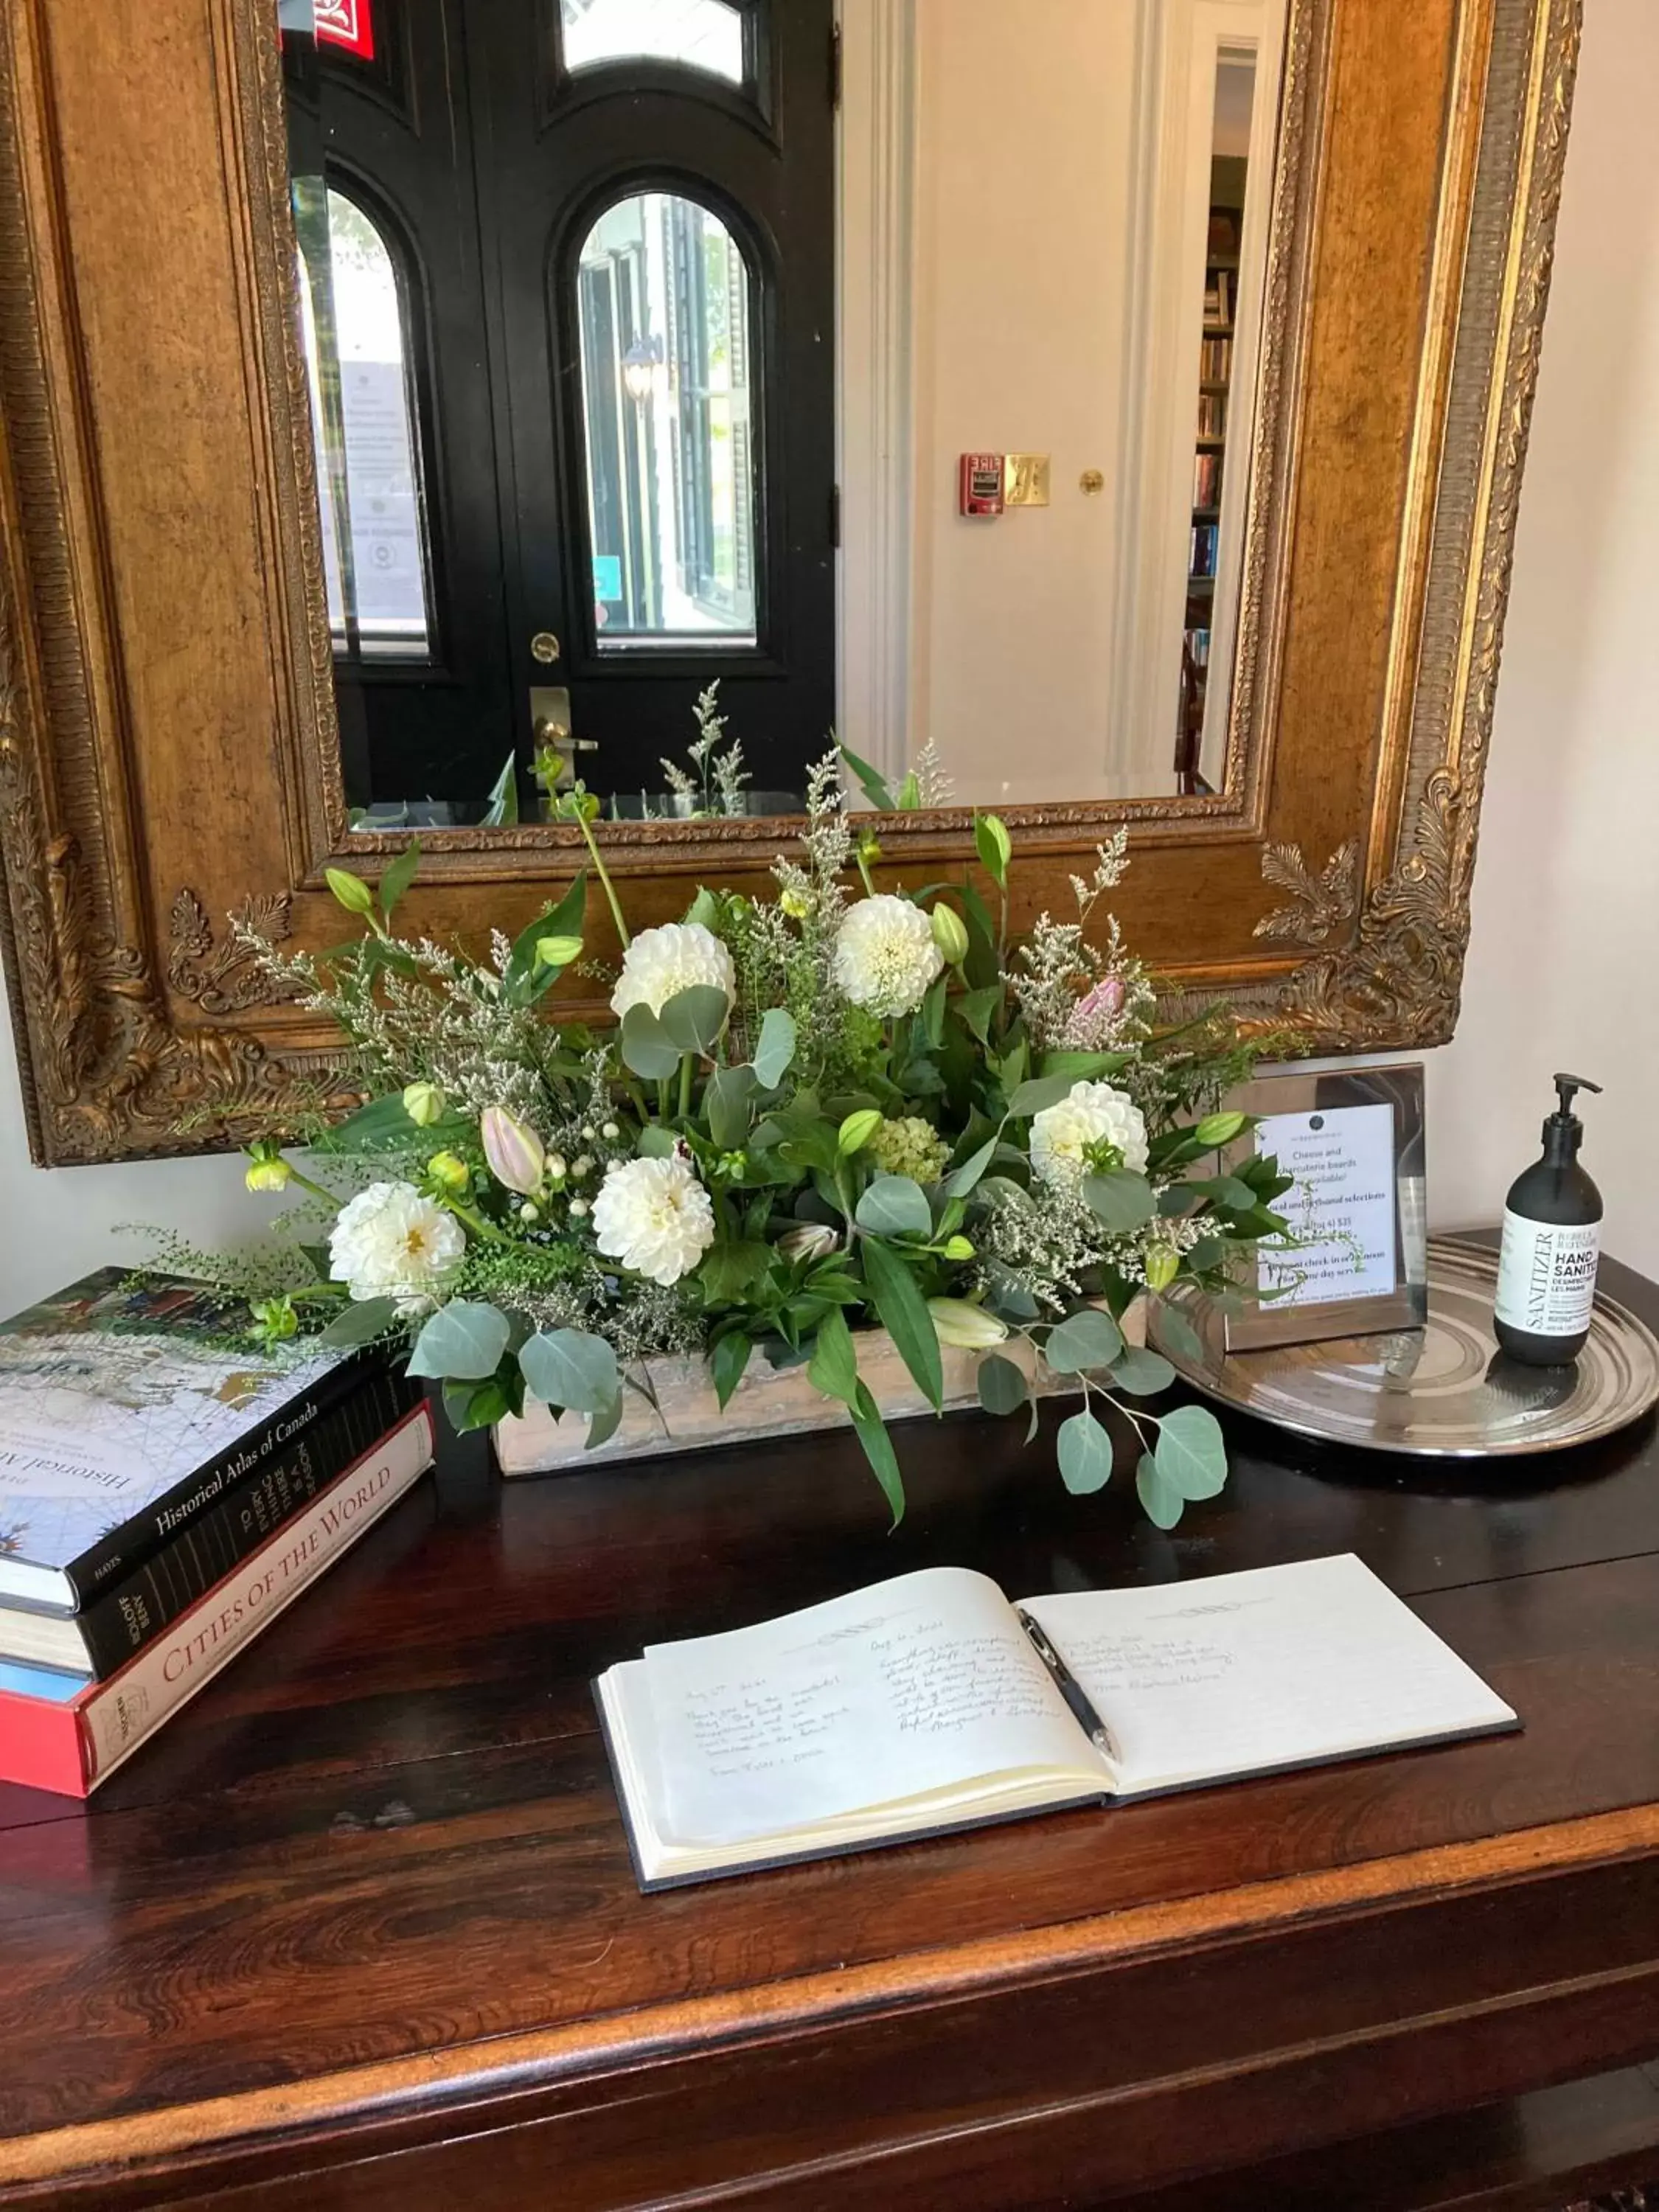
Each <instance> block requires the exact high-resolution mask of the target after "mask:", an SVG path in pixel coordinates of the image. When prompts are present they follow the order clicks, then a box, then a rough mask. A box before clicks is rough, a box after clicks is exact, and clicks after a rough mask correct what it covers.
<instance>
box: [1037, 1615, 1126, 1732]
mask: <svg viewBox="0 0 1659 2212" xmlns="http://www.w3.org/2000/svg"><path fill="white" fill-rule="evenodd" d="M1014 1617H1015V1618H1016V1620H1018V1622H1019V1625H1020V1626H1021V1627H1022V1628H1023V1629H1024V1631H1025V1633H1026V1634H1027V1635H1028V1636H1029V1637H1030V1639H1031V1644H1032V1648H1033V1649H1034V1650H1035V1651H1036V1656H1037V1657H1038V1658H1039V1659H1041V1660H1042V1663H1043V1665H1044V1666H1045V1667H1046V1668H1048V1672H1049V1674H1051V1675H1052V1676H1053V1678H1054V1687H1055V1688H1056V1689H1057V1690H1058V1691H1059V1692H1060V1696H1061V1697H1062V1698H1064V1699H1065V1700H1066V1704H1067V1705H1069V1706H1070V1707H1071V1709H1072V1711H1073V1715H1074V1717H1076V1719H1077V1720H1078V1721H1079V1723H1080V1724H1081V1726H1082V1728H1083V1731H1084V1733H1085V1735H1087V1737H1088V1739H1089V1741H1090V1742H1091V1744H1093V1745H1094V1747H1095V1748H1096V1750H1097V1751H1103V1752H1104V1753H1105V1754H1106V1756H1107V1758H1108V1759H1116V1757H1117V1755H1118V1750H1117V1746H1116V1745H1115V1743H1114V1742H1113V1741H1112V1732H1111V1730H1110V1729H1109V1728H1108V1727H1107V1725H1106V1723H1105V1722H1104V1721H1103V1720H1102V1718H1101V1717H1100V1715H1099V1714H1098V1713H1097V1711H1095V1709H1094V1707H1093V1706H1092V1705H1091V1704H1090V1702H1089V1699H1088V1697H1087V1695H1086V1693H1085V1691H1084V1687H1083V1685H1082V1683H1081V1682H1079V1680H1078V1679H1077V1676H1076V1675H1075V1674H1073V1672H1072V1670H1071V1668H1069V1667H1068V1666H1067V1665H1066V1662H1065V1661H1064V1660H1063V1659H1062V1658H1061V1657H1060V1654H1059V1652H1058V1651H1056V1650H1055V1649H1054V1645H1053V1644H1050V1642H1049V1641H1048V1638H1047V1637H1046V1636H1045V1635H1044V1634H1043V1632H1042V1629H1041V1628H1039V1627H1038V1626H1037V1624H1036V1621H1035V1620H1032V1618H1031V1616H1030V1613H1027V1612H1026V1610H1025V1608H1024V1606H1023V1605H1017V1606H1016V1607H1014Z"/></svg>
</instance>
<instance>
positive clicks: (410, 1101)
mask: <svg viewBox="0 0 1659 2212" xmlns="http://www.w3.org/2000/svg"><path fill="white" fill-rule="evenodd" d="M445 1103H446V1101H445V1098H444V1094H443V1092H442V1091H440V1090H439V1088H438V1086H437V1085H436V1084H435V1083H411V1084H410V1085H409V1086H408V1088H407V1089H406V1090H405V1091H404V1113H405V1114H407V1115H408V1116H409V1118H410V1121H412V1122H413V1123H414V1124H415V1126H416V1128H417V1129H429V1128H430V1127H432V1124H433V1123H434V1122H435V1121H442V1119H443V1117H444V1106H445Z"/></svg>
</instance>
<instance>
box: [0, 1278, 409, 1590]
mask: <svg viewBox="0 0 1659 2212" xmlns="http://www.w3.org/2000/svg"><path fill="white" fill-rule="evenodd" d="M244 1333H246V1334H248V1335H249V1337H250V1340H251V1333H252V1316H250V1315H249V1313H248V1311H247V1309H246V1306H245V1305H243V1304H241V1303H240V1301H238V1300H236V1299H234V1298H231V1297H227V1296H226V1294H225V1293H223V1292H222V1291H216V1290H214V1289H212V1288H210V1287H209V1286H207V1285H203V1284H201V1283H192V1282H186V1281H184V1280H182V1279H177V1278H171V1277H163V1276H156V1275H148V1276H146V1277H145V1279H144V1280H143V1283H142V1285H135V1284H134V1282H133V1280H132V1279H131V1276H130V1275H129V1274H128V1273H126V1272H125V1270H123V1269H121V1268H119V1267H105V1268H102V1269H100V1271H99V1272H98V1273H95V1274H92V1275H88V1276H86V1277H85V1278H84V1279H82V1280H81V1281H80V1282H77V1283H72V1284H71V1285H70V1287H69V1288H68V1289H67V1290H64V1291H58V1293H57V1295H56V1296H55V1297H50V1298H45V1299H42V1300H41V1301H40V1304H38V1305H33V1306H30V1307H29V1308H28V1309H27V1311H25V1312H23V1313H20V1314H15V1315H14V1316H12V1317H11V1318H10V1320H9V1321H5V1322H0V1604H7V1605H35V1606H45V1607H49V1608H55V1609H57V1610H58V1611H60V1612H73V1611H75V1610H76V1608H77V1607H80V1606H82V1605H83V1604H84V1603H86V1602H87V1601H88V1600H90V1599H92V1598H94V1597H95V1596H96V1595H98V1593H99V1592H100V1591H101V1590H104V1589H108V1588H109V1587H110V1586H111V1585H112V1584H113V1583H117V1582H118V1581H120V1580H121V1579H122V1578H124V1577H126V1576H129V1575H131V1573H132V1572H133V1571H134V1570H135V1569H136V1568H137V1567H139V1566H141V1565H143V1563H144V1562H145V1561H146V1560H147V1559H151V1558H153V1557H154V1556H155V1553H158V1552H160V1551H161V1550H163V1549H164V1548H166V1547H167V1546H168V1545H169V1544H171V1543H172V1542H173V1541H174V1539H176V1538H177V1536H178V1535H179V1533H180V1532H181V1531H182V1530H183V1529H184V1528H185V1527H187V1526H188V1525H189V1524H190V1523H191V1522H193V1521H195V1520H197V1519H199V1518H200V1517H201V1516H203V1515H204V1513H205V1512H206V1511H207V1510H208V1508H209V1507H210V1506H211V1505H212V1504H215V1503H216V1501H218V1500H219V1499H222V1498H226V1497H228V1496H229V1495H230V1494H231V1493H233V1492H235V1491H237V1490H239V1489H240V1488H241V1487H243V1486H246V1485H247V1484H249V1483H251V1482H252V1481H253V1480H255V1479H256V1478H257V1477H258V1475H259V1474H260V1473H261V1471H262V1470H263V1469H264V1468H265V1467H266V1466H267V1465H268V1464H269V1463H270V1461H271V1459H272V1458H273V1456H274V1455H276V1454H278V1453H280V1452H281V1451H282V1450H283V1448H284V1447H285V1446H289V1445H291V1444H293V1443H295V1442H296V1441H297V1440H298V1439H299V1438H300V1437H303V1436H304V1435H306V1434H307V1431H310V1430H311V1429H312V1428H313V1426H314V1425H315V1424H316V1423H317V1422H318V1421H319V1420H320V1419H322V1418H323V1417H324V1416H325V1414H326V1413H328V1412H329V1411H330V1409H331V1407H333V1406H335V1405H336V1404H337V1402H338V1401H339V1400H340V1399H341V1398H343V1396H345V1395H347V1394H348V1393H349V1391H350V1390H352V1389H354V1388H355V1387H356V1383H357V1381H358V1379H359V1376H360V1375H361V1373H362V1366H363V1364H365V1363H366V1362H369V1361H377V1360H380V1358H382V1355H380V1354H379V1353H374V1352H371V1353H368V1354H366V1355H365V1354H362V1353H355V1352H317V1351H311V1352H293V1353H289V1354H287V1355H284V1354H283V1353H282V1352H247V1351H234V1350H228V1349H227V1348H226V1346H227V1341H228V1340H230V1339H234V1337H236V1336H238V1335H240V1334H244Z"/></svg>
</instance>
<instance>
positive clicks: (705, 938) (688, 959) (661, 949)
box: [611, 921, 738, 1018]
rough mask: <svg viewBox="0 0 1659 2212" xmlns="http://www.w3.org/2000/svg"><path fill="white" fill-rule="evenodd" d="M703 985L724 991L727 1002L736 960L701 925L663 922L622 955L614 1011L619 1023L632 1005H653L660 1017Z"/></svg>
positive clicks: (731, 994)
mask: <svg viewBox="0 0 1659 2212" xmlns="http://www.w3.org/2000/svg"><path fill="white" fill-rule="evenodd" d="M699 983H703V984H708V986H710V987H712V988H713V989H714V990H716V991H724V992H725V994H726V1000H727V1001H728V1003H729V1002H730V1001H731V1000H732V999H734V998H735V997H736V996H737V992H738V977H737V971H736V969H734V968H733V967H732V955H731V954H730V953H729V952H728V951H726V947H725V945H722V944H721V943H720V939H719V938H718V937H716V936H715V934H714V931H713V930H712V929H705V928H704V927H703V926H702V923H701V922H700V921H665V922H664V923H663V925H662V927H661V928H659V929H642V930H641V932H640V933H639V935H638V936H637V937H636V938H635V939H634V942H633V943H632V944H631V945H629V948H628V950H627V951H626V952H624V953H623V965H622V974H621V975H619V976H618V977H617V987H616V989H615V990H614V991H613V992H612V993H611V1012H612V1013H614V1014H616V1015H617V1016H618V1017H619V1018H620V1017H621V1016H622V1015H623V1014H625V1013H626V1012H628V1009H629V1007H630V1006H649V1007H650V1009H651V1011H652V1012H653V1014H659V1013H660V1012H662V1010H663V1008H664V1007H665V1006H666V1005H667V1004H668V1001H669V1000H671V999H672V998H675V997H677V996H678V994H679V993H680V992H682V991H689V990H690V989H692V988H693V987H694V986H695V985H696V984H699Z"/></svg>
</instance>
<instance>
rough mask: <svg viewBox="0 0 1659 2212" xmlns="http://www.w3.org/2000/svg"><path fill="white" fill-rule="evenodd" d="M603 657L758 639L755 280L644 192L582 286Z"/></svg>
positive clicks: (585, 259)
mask: <svg viewBox="0 0 1659 2212" xmlns="http://www.w3.org/2000/svg"><path fill="white" fill-rule="evenodd" d="M577 281H578V285H579V301H580V326H581V353H582V404H583V419H584V422H585V425H586V446H587V494H588V519H589V542H590V544H591V547H592V560H593V598H594V610H595V612H594V619H595V623H596V628H597V632H598V636H599V647H600V650H601V651H602V652H603V651H613V652H614V651H617V650H618V649H622V648H626V647H640V646H650V645H652V644H655V643H661V642H664V641H673V642H675V643H677V644H679V645H687V644H690V645H693V646H695V644H696V642H697V641H698V640H699V639H700V638H707V639H708V640H709V641H711V642H712V641H714V639H716V638H718V639H719V641H720V643H721V645H722V646H730V645H731V644H732V641H734V640H735V641H738V642H739V643H752V642H753V641H754V639H755V494H756V483H755V457H754V432H753V416H752V400H751V392H750V384H751V374H752V372H751V349H750V329H749V289H750V279H749V269H748V264H747V263H746V262H745V261H744V256H743V253H742V251H741V249H740V248H739V247H738V244H737V242H736V240H734V239H733V238H732V234H731V233H730V232H729V231H728V230H727V229H726V226H725V224H724V223H723V222H721V221H720V218H719V216H716V215H714V214H712V213H711V212H710V211H709V210H708V209H707V208H704V207H701V206H699V205H698V204H697V203H696V201H694V200H688V199H682V198H679V197H677V196H675V195H673V194H671V193H665V192H642V193H640V194H638V195H636V196H635V197H633V198H631V199H626V200H623V201H622V202H620V203H619V204H617V206H615V207H613V208H611V209H610V210H607V211H606V213H605V215H603V216H601V217H600V218H599V222H596V223H595V224H594V226H593V228H592V230H591V231H590V232H589V234H588V236H587V240H586V244H585V245H584V246H583V248H582V252H581V259H580V268H579V271H578V279H577Z"/></svg>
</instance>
